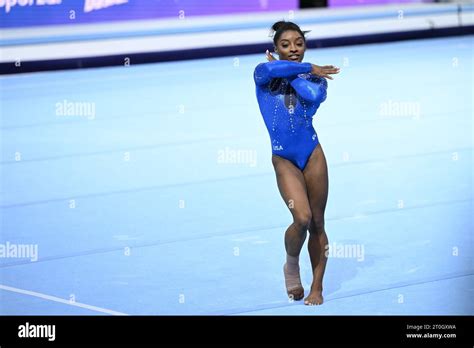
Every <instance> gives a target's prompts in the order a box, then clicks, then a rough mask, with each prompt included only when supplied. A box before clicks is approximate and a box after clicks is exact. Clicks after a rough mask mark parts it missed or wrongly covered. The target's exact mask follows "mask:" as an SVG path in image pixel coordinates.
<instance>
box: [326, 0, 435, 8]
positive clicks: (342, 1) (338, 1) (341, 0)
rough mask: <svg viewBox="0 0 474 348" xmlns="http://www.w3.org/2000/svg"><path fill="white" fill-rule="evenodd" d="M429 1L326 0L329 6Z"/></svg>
mask: <svg viewBox="0 0 474 348" xmlns="http://www.w3.org/2000/svg"><path fill="white" fill-rule="evenodd" d="M431 2H433V0H328V4H329V7H338V6H357V5H378V4H401V3H403V4H406V3H431Z"/></svg>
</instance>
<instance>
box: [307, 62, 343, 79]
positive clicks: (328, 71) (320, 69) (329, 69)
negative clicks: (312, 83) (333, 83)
mask: <svg viewBox="0 0 474 348" xmlns="http://www.w3.org/2000/svg"><path fill="white" fill-rule="evenodd" d="M311 65H312V66H313V68H312V69H311V74H313V75H316V76H320V77H324V78H327V79H330V80H333V78H332V77H331V76H329V75H333V74H339V71H340V69H339V68H338V67H336V66H334V65H324V66H318V65H316V64H311Z"/></svg>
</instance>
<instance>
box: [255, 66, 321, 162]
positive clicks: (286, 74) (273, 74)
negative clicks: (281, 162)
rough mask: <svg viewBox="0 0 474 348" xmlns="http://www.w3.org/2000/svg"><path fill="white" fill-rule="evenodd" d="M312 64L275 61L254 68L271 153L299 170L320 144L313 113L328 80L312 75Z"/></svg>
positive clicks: (258, 98)
mask: <svg viewBox="0 0 474 348" xmlns="http://www.w3.org/2000/svg"><path fill="white" fill-rule="evenodd" d="M310 72H311V63H298V62H291V61H287V60H274V61H271V62H268V63H261V64H259V65H257V67H256V68H255V71H254V80H255V85H256V92H257V100H258V105H259V107H260V112H261V113H262V116H263V120H264V121H265V125H266V126H267V130H268V133H269V134H270V139H271V142H272V153H273V154H275V155H278V156H281V157H283V158H286V159H288V160H290V161H291V162H292V163H293V164H294V165H295V166H297V167H298V168H299V169H300V170H303V169H304V168H305V167H306V164H307V162H308V159H309V156H311V153H312V152H313V150H314V148H315V147H316V146H317V145H318V136H317V134H316V132H315V130H314V128H313V123H312V121H313V116H314V114H315V113H316V111H317V110H318V108H319V105H320V104H321V103H322V102H323V101H324V100H326V95H327V94H326V91H327V81H326V79H325V78H322V77H319V76H316V75H312V74H310Z"/></svg>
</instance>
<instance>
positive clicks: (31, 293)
mask: <svg viewBox="0 0 474 348" xmlns="http://www.w3.org/2000/svg"><path fill="white" fill-rule="evenodd" d="M0 290H5V291H11V292H14V293H17V294H22V295H28V296H33V297H38V298H42V299H43V300H48V301H53V302H59V303H63V304H66V305H70V306H75V307H80V308H84V309H89V310H91V311H95V312H100V313H105V314H111V315H128V314H125V313H121V312H116V311H112V310H110V309H105V308H100V307H96V306H91V305H88V304H85V303H80V302H71V301H69V300H65V299H62V298H60V297H56V296H51V295H46V294H42V293H39V292H35V291H30V290H23V289H18V288H14V287H11V286H7V285H2V284H0Z"/></svg>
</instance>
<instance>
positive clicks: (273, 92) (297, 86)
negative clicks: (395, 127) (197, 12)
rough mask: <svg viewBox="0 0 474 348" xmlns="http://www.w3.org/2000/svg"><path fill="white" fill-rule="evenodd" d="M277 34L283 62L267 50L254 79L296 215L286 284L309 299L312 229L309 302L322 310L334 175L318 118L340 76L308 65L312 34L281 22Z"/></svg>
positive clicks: (293, 294)
mask: <svg viewBox="0 0 474 348" xmlns="http://www.w3.org/2000/svg"><path fill="white" fill-rule="evenodd" d="M272 30H273V33H274V34H273V43H274V50H275V53H277V54H278V56H279V58H280V59H279V60H277V59H275V58H274V57H273V55H272V54H271V53H270V52H268V50H267V52H266V58H267V60H268V62H267V63H260V64H259V65H258V66H257V67H256V68H255V71H254V80H255V85H256V94H257V100H258V104H259V107H260V112H261V114H262V116H263V120H264V122H265V125H266V127H267V129H268V133H269V134H270V140H271V143H272V163H273V167H274V169H275V174H276V181H277V185H278V189H279V191H280V194H281V196H282V198H283V200H284V201H285V204H287V206H288V208H289V209H290V212H291V214H292V216H293V223H292V224H291V225H290V226H289V227H288V229H287V230H286V233H285V249H286V263H285V265H284V266H283V272H284V276H285V285H286V289H287V293H288V296H289V297H290V298H293V299H295V300H301V299H302V298H303V297H304V289H303V286H302V284H301V279H300V268H299V255H300V251H301V248H302V247H303V243H304V241H305V239H306V234H307V231H308V230H309V240H308V252H309V256H310V260H311V266H312V270H313V282H312V284H311V291H310V293H309V295H308V296H307V297H306V298H305V299H304V303H305V304H306V305H319V304H322V303H323V295H322V292H323V276H324V270H325V268H326V261H327V257H326V254H325V252H326V246H327V245H328V238H327V236H326V231H325V230H324V209H325V207H326V201H327V196H328V171H327V165H326V158H325V156H324V153H323V149H322V148H321V144H319V141H318V136H317V134H316V132H315V130H314V128H313V125H312V118H313V115H314V114H315V113H316V110H317V109H318V107H319V105H320V104H321V103H322V102H323V101H324V100H325V99H326V90H327V81H326V78H328V79H331V80H332V77H331V76H330V75H332V74H337V73H339V68H337V67H334V66H332V65H326V66H317V65H314V64H311V63H302V61H303V57H304V53H305V51H306V39H305V36H304V34H305V33H306V32H303V31H301V29H300V28H299V26H298V25H296V24H295V23H292V22H285V21H279V22H276V23H275V24H273V26H272Z"/></svg>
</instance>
